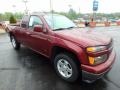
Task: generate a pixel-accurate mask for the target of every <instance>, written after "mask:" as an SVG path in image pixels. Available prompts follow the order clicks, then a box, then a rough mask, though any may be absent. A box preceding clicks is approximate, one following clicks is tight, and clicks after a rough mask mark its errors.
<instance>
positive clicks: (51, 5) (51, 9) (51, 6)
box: [50, 0, 54, 28]
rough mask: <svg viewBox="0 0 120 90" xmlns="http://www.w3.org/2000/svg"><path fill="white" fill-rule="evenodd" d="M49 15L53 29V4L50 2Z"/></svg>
mask: <svg viewBox="0 0 120 90" xmlns="http://www.w3.org/2000/svg"><path fill="white" fill-rule="evenodd" d="M50 13H51V14H52V27H53V28H54V19H53V2H52V0H50Z"/></svg>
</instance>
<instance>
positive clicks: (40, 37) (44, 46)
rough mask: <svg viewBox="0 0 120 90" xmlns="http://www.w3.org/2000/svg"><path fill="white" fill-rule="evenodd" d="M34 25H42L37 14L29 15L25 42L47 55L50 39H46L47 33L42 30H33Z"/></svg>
mask: <svg viewBox="0 0 120 90" xmlns="http://www.w3.org/2000/svg"><path fill="white" fill-rule="evenodd" d="M35 25H42V26H44V25H43V22H42V21H41V19H40V17H39V16H31V17H30V21H29V29H28V30H27V31H29V32H28V36H27V43H28V46H29V47H30V48H32V49H33V50H35V51H37V52H39V53H41V54H43V55H47V56H48V52H49V47H50V46H49V45H51V44H50V41H49V40H48V38H49V34H46V33H43V32H35V31H34V26H35Z"/></svg>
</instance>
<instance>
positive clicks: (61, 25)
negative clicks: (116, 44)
mask: <svg viewBox="0 0 120 90" xmlns="http://www.w3.org/2000/svg"><path fill="white" fill-rule="evenodd" d="M8 28H9V36H10V40H11V43H12V45H13V48H14V49H15V50H19V49H20V45H21V44H23V45H25V46H27V47H29V48H30V49H32V50H33V51H35V52H37V53H39V54H42V55H43V56H45V57H47V58H49V59H50V60H51V62H52V63H53V66H54V68H55V71H56V73H57V74H58V76H60V77H61V78H62V79H64V80H65V81H68V82H75V81H76V80H78V78H81V79H82V80H83V81H86V82H93V81H96V80H97V79H99V78H101V77H102V76H104V75H105V74H106V73H107V72H108V71H109V70H110V69H111V68H112V66H113V63H114V61H115V52H114V50H113V45H112V44H113V40H112V38H110V37H108V36H106V35H103V34H100V33H97V32H94V31H84V30H83V31H82V30H80V29H79V28H78V27H77V26H76V25H75V24H74V23H73V22H72V21H71V20H69V19H68V18H67V17H65V16H62V15H58V14H44V13H35V14H31V15H26V16H24V17H23V19H22V21H21V23H20V26H9V27H8Z"/></svg>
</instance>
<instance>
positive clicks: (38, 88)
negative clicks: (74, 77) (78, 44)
mask: <svg viewBox="0 0 120 90" xmlns="http://www.w3.org/2000/svg"><path fill="white" fill-rule="evenodd" d="M82 30H94V31H96V32H99V33H103V34H106V35H109V36H111V37H112V38H113V39H114V49H115V51H116V54H117V56H116V61H115V63H114V65H113V68H112V69H111V71H110V72H109V73H108V74H107V75H105V76H104V77H103V78H102V79H100V80H97V81H96V82H94V83H92V84H88V83H84V82H81V81H78V82H76V83H68V82H65V81H64V80H61V79H60V78H59V77H58V76H57V75H56V73H55V71H54V69H53V67H52V65H51V64H50V62H49V59H47V58H45V57H43V56H41V55H39V54H37V53H35V52H34V51H32V50H30V49H28V48H27V47H25V46H22V47H21V49H20V51H15V50H14V49H13V47H12V45H11V43H10V40H9V37H8V35H7V34H0V90H120V52H119V51H120V27H116V26H113V27H96V28H82Z"/></svg>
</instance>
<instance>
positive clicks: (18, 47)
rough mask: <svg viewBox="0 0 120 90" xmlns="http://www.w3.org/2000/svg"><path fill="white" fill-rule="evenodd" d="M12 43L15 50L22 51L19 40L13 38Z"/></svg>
mask: <svg viewBox="0 0 120 90" xmlns="http://www.w3.org/2000/svg"><path fill="white" fill-rule="evenodd" d="M11 43H12V46H13V48H14V49H15V50H19V49H20V43H18V42H17V40H16V39H15V37H14V36H11Z"/></svg>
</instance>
